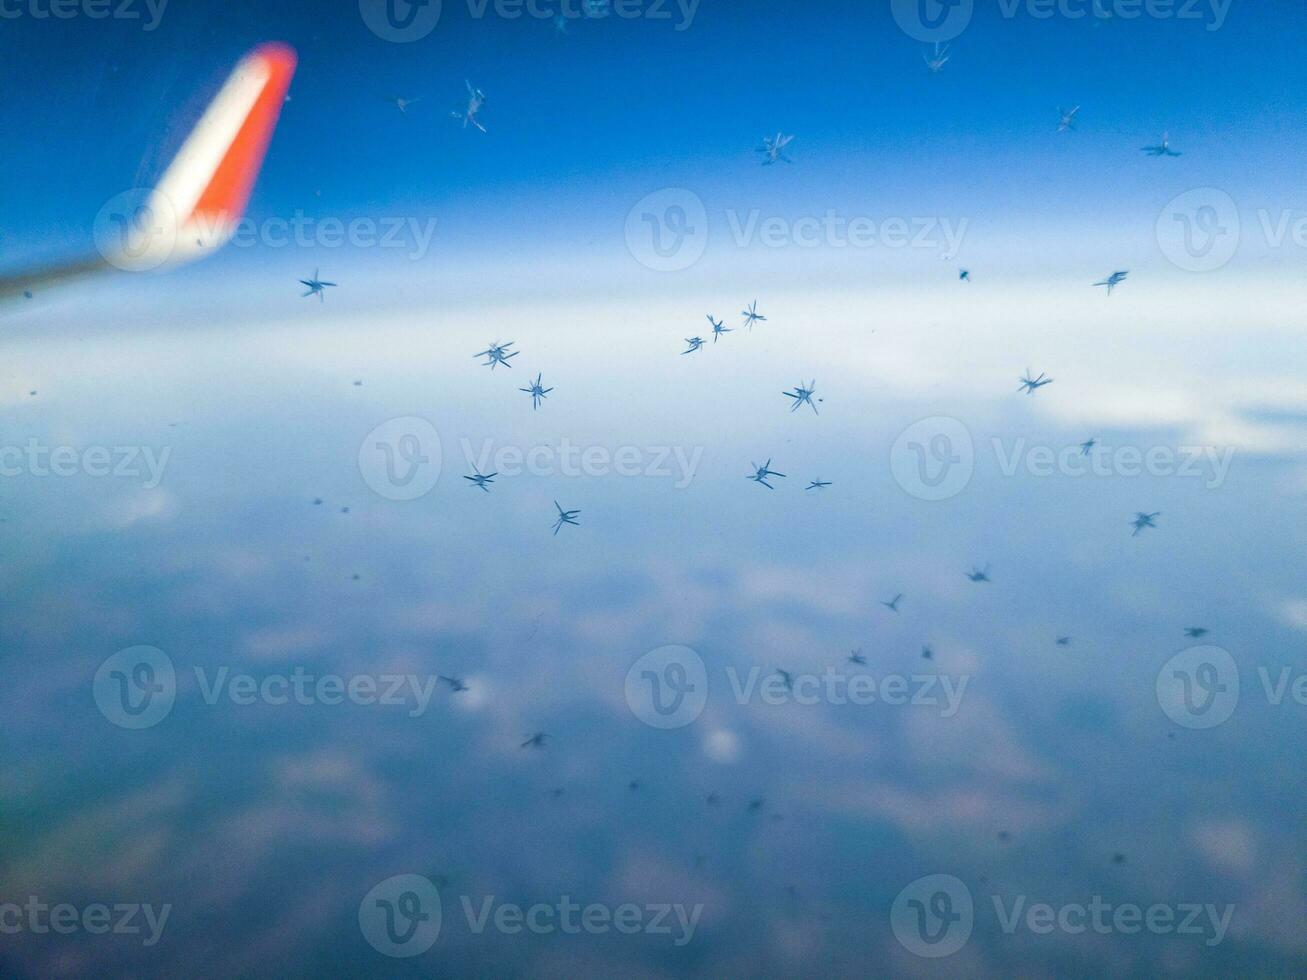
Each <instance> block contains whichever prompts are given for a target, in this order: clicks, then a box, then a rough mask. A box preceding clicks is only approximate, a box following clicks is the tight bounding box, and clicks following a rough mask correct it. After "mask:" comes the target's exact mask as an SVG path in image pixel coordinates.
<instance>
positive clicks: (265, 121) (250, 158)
mask: <svg viewBox="0 0 1307 980" xmlns="http://www.w3.org/2000/svg"><path fill="white" fill-rule="evenodd" d="M296 62H297V58H296V56H295V51H294V49H293V48H291V47H289V46H288V45H285V44H279V43H275V42H274V43H269V44H261V45H259V47H257V48H255V49H254V50H253V51H252V52H250V53H249V54H248V55H246V57H245V58H243V59H242V60H241V63H240V64H239V65H237V66H236V70H235V72H234V73H233V75H232V77H233V78H237V77H239V76H241V75H242V73H255V74H256V75H257V76H260V77H263V76H266V79H267V80H266V82H265V83H264V85H263V88H262V90H261V92H260V93H259V96H258V98H257V100H256V101H255V102H254V105H253V106H252V107H251V108H250V111H249V113H248V114H247V115H246V117H245V121H244V122H243V123H242V125H241V127H240V130H239V131H238V132H237V134H236V137H235V138H234V139H233V140H232V142H231V145H230V146H229V147H228V148H227V152H226V154H225V155H224V156H223V158H222V162H221V163H219V165H218V167H217V169H216V170H214V172H213V177H212V179H211V180H210V181H209V183H208V186H206V187H205V188H204V191H203V193H201V195H200V197H199V200H198V201H196V204H195V209H194V211H193V212H192V215H191V217H192V220H200V221H205V222H208V223H211V224H212V223H216V222H222V223H226V222H233V223H234V222H236V221H239V220H240V217H241V215H242V214H244V213H245V205H246V204H247V203H248V202H249V199H250V192H251V191H252V190H253V189H254V181H255V178H257V177H258V174H259V168H260V167H261V166H262V165H263V158H264V155H265V154H266V153H267V150H268V143H269V142H270V141H271V140H272V131H273V130H274V129H275V128H276V125H277V117H278V116H279V115H280V114H281V107H282V105H283V103H284V102H285V100H286V90H287V89H288V88H290V80H291V76H292V75H294V74H295V65H296Z"/></svg>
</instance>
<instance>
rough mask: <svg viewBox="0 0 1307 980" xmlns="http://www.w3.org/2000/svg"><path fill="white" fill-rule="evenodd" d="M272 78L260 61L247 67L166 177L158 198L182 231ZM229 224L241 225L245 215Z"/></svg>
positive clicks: (241, 67) (230, 80)
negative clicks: (238, 222)
mask: <svg viewBox="0 0 1307 980" xmlns="http://www.w3.org/2000/svg"><path fill="white" fill-rule="evenodd" d="M271 77H272V69H271V68H270V67H269V65H268V62H267V59H265V58H262V57H259V56H257V55H256V56H251V57H247V58H245V59H244V60H243V61H241V63H240V64H239V65H237V66H236V70H235V71H233V72H232V73H231V77H230V78H228V79H227V82H226V84H225V85H223V87H222V90H221V91H220V92H219V93H218V94H217V95H216V96H215V97H214V99H213V101H212V102H211V103H210V104H209V108H208V109H206V110H205V112H204V115H203V116H201V117H200V121H199V122H198V123H197V124H196V126H195V129H194V130H192V131H191V135H190V136H188V137H187V138H186V142H185V143H183V144H182V148H181V149H180V150H178V151H177V156H176V157H174V158H173V161H172V163H171V164H170V165H169V167H168V169H167V170H166V171H165V172H164V175H163V178H162V179H161V180H160V181H159V184H158V186H157V187H156V188H155V189H154V194H155V196H162V197H163V198H164V199H165V202H166V204H165V206H164V207H163V208H162V209H161V210H163V211H165V212H166V211H167V210H169V209H171V211H172V213H173V215H174V216H175V218H176V221H177V224H178V226H179V227H182V226H185V225H186V224H188V223H189V222H190V220H191V218H192V217H193V215H192V212H193V211H194V210H195V205H196V204H197V203H199V200H200V197H201V196H202V195H203V194H204V191H205V188H207V187H208V186H209V183H210V182H211V181H212V180H213V175H214V173H215V172H216V171H217V169H218V167H219V165H220V164H221V163H222V161H223V158H224V157H226V156H227V152H228V150H230V149H231V145H232V143H233V142H234V141H235V139H236V137H237V135H238V134H239V133H240V131H241V127H242V126H244V125H245V120H246V119H247V118H249V114H250V112H251V110H252V109H253V108H254V106H255V103H257V102H258V101H259V96H260V95H262V94H263V89H264V88H265V87H266V86H267V84H268V80H269V79H270V78H271ZM228 218H229V220H231V221H235V220H238V219H239V215H229V216H228Z"/></svg>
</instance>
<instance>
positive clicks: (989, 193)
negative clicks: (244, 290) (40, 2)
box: [0, 2, 1307, 274]
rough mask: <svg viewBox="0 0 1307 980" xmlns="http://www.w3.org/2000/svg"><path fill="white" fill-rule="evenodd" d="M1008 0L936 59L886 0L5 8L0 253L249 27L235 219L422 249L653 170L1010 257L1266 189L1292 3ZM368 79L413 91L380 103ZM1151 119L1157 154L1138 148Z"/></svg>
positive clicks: (120, 154)
mask: <svg viewBox="0 0 1307 980" xmlns="http://www.w3.org/2000/svg"><path fill="white" fill-rule="evenodd" d="M1033 9H1037V8H1032V7H1030V6H1028V5H1026V4H1022V5H1020V6H1019V7H1018V8H1017V12H1016V13H1015V14H1014V15H1012V16H1010V17H1009V16H1005V14H1004V10H1003V7H1001V6H999V5H997V4H981V5H979V9H977V10H976V12H975V16H974V18H973V20H972V23H971V25H970V26H969V28H968V29H967V30H966V31H965V32H964V33H963V34H962V35H961V36H960V37H959V38H957V39H956V40H955V41H954V42H953V44H952V60H951V62H950V63H949V64H948V65H947V66H946V67H945V69H944V71H942V72H940V73H939V74H938V75H932V74H930V73H928V72H927V71H926V70H925V69H924V66H923V64H922V60H921V54H922V51H923V50H924V48H925V47H926V46H925V45H923V44H921V43H919V42H917V41H915V40H913V39H912V38H910V37H908V36H907V35H906V34H905V33H904V32H903V31H901V30H900V29H899V28H898V27H897V25H896V23H895V21H894V19H893V18H892V16H891V14H890V10H889V5H888V4H870V3H833V4H827V5H823V7H822V8H821V12H820V13H817V12H815V11H811V10H800V9H799V8H796V7H794V6H793V5H788V4H779V3H756V4H749V5H748V6H747V7H741V6H740V5H727V4H714V3H711V2H706V3H703V4H702V5H701V6H700V7H699V8H698V9H697V12H696V14H695V16H694V17H693V19H692V21H691V22H690V24H689V27H688V28H687V29H686V30H684V31H678V30H676V29H675V28H676V24H677V21H678V20H679V18H680V14H679V13H677V12H676V8H675V7H669V8H668V11H669V14H670V16H671V19H670V20H667V21H655V20H649V19H639V20H621V19H617V18H610V19H608V20H604V21H594V20H585V21H578V22H576V23H575V24H574V25H573V26H572V28H571V33H570V35H569V36H559V35H558V34H556V33H555V31H554V28H553V25H552V23H551V22H549V21H547V20H537V19H533V18H531V17H523V18H522V19H520V20H516V21H513V20H505V19H503V18H501V17H498V16H494V14H493V10H494V8H493V7H491V8H490V12H488V13H487V14H486V16H484V17H482V18H475V17H472V16H471V15H470V14H469V12H468V8H467V6H466V4H464V3H448V2H447V3H445V5H444V9H443V13H442V17H441V20H440V23H439V25H438V26H437V27H436V29H435V30H434V31H433V32H432V33H431V34H430V35H429V36H427V37H426V38H424V39H422V40H420V41H417V42H415V43H411V44H394V43H389V42H386V41H383V40H381V39H379V38H378V37H376V36H375V35H374V34H372V33H371V32H370V31H369V30H368V29H367V28H366V26H365V25H364V24H363V21H362V18H361V17H360V16H359V12H358V9H357V7H356V6H355V5H354V4H346V5H344V6H343V7H341V8H339V9H335V10H323V9H313V10H309V9H307V8H305V9H298V8H297V9H295V10H286V9H270V8H268V7H267V6H266V5H254V4H187V5H186V6H185V7H183V6H182V5H180V4H178V5H177V6H176V7H175V8H173V7H166V8H165V9H164V10H163V13H162V15H161V17H160V20H159V26H158V27H157V29H156V30H154V31H150V32H147V31H145V30H143V29H141V27H140V26H139V25H140V22H130V21H113V20H110V21H92V20H89V19H87V18H85V17H81V18H77V19H74V20H70V21H67V22H58V21H53V20H36V19H32V18H30V17H27V18H22V19H18V20H15V21H11V22H8V23H6V25H5V26H6V30H5V32H4V37H3V39H0V44H3V45H4V48H5V52H4V53H5V57H4V64H3V67H2V68H0V86H3V89H2V90H3V91H4V92H6V93H8V96H7V97H6V98H5V99H4V100H3V102H2V103H0V127H2V131H3V132H5V133H6V134H8V139H7V143H8V146H7V156H8V160H9V171H10V173H11V174H20V175H22V179H21V180H10V181H7V182H6V185H7V186H6V189H5V191H4V192H3V193H4V194H5V197H6V200H5V201H4V204H5V215H6V220H5V227H4V232H5V235H4V238H3V240H0V258H2V259H3V260H4V261H5V263H6V265H13V264H18V263H20V262H21V261H22V260H23V259H24V258H25V257H26V256H27V255H30V254H31V252H32V251H33V250H36V251H37V252H39V253H47V254H48V253H52V252H61V251H75V250H78V249H80V248H85V247H86V245H87V241H88V239H89V226H90V221H91V219H92V218H93V217H94V215H95V213H96V212H97V211H98V210H99V208H100V206H101V205H102V204H103V203H104V202H105V201H106V200H107V199H108V198H109V197H111V196H112V195H113V194H114V193H117V192H118V191H119V190H122V189H126V188H127V187H130V186H133V185H134V184H136V183H148V182H149V181H151V180H153V179H154V177H156V176H157V174H158V171H159V170H160V169H161V167H162V166H163V165H164V164H165V163H166V161H167V159H168V157H169V156H170V154H171V152H172V150H173V149H175V145H176V143H177V141H178V140H180V138H181V137H182V136H183V135H184V133H185V131H186V129H187V128H188V127H189V125H190V124H191V122H193V120H194V118H195V115H196V114H197V113H198V111H199V109H200V108H201V107H202V105H203V100H204V99H205V98H207V95H208V94H209V93H211V91H212V90H213V88H214V87H215V86H216V85H217V84H218V83H219V82H220V80H221V78H222V77H223V76H224V75H225V73H226V71H227V70H229V67H230V65H231V64H232V63H234V61H235V60H236V58H237V57H239V55H240V54H241V53H242V52H243V51H244V50H245V49H246V48H248V47H249V46H251V45H252V44H253V43H255V42H257V41H259V40H263V39H268V38H279V39H285V40H287V41H289V42H290V43H291V44H293V45H294V46H295V47H296V48H297V49H298V51H299V53H300V59H301V60H300V68H299V72H298V74H297V76H296V79H295V82H294V85H293V88H292V94H293V101H292V102H291V103H290V104H288V105H287V107H286V110H285V112H284V115H283V119H282V122H281V126H280V129H279V132H278V134H277V138H276V141H275V143H274V145H273V148H272V151H271V154H270V157H269V160H268V163H267V165H266V168H265V172H264V174H263V178H262V180H261V181H260V184H259V186H258V188H257V190H256V194H255V198H254V200H253V202H252V203H251V208H250V214H251V217H252V218H254V219H256V220H259V219H262V218H264V217H268V216H277V215H281V216H291V215H293V214H294V213H296V211H297V210H303V211H304V212H305V213H307V214H310V215H316V216H334V217H339V218H341V219H342V220H349V219H350V218H352V217H356V216H360V215H363V216H366V215H384V214H404V215H415V216H423V217H426V216H436V217H438V218H439V219H440V220H441V221H442V226H441V231H440V236H439V237H440V242H441V244H442V245H445V246H447V247H448V248H449V249H450V250H451V251H453V252H456V253H458V254H461V255H468V254H477V255H478V257H479V258H481V257H485V258H491V257H493V256H494V255H495V253H496V250H497V249H499V248H501V247H502V246H503V245H505V244H511V246H512V247H513V248H515V249H517V250H519V251H521V252H523V253H525V254H527V255H531V256H533V257H535V258H538V259H541V260H545V259H547V258H548V257H550V256H551V255H556V254H557V251H558V250H559V249H567V250H570V251H572V252H573V253H575V254H577V255H585V254H587V252H588V250H589V247H590V243H591V242H593V241H595V240H597V239H598V240H600V241H602V240H603V239H604V236H606V235H610V234H611V233H612V231H613V229H615V228H616V229H620V227H621V221H622V219H623V218H624V215H625V212H626V210H627V209H628V208H629V207H630V205H631V204H632V203H633V202H634V201H635V200H637V199H638V198H639V197H641V196H643V195H644V194H645V193H648V192H649V191H651V190H655V189H657V188H659V187H664V186H685V187H689V188H691V189H694V190H695V191H696V192H697V193H699V194H700V195H701V196H703V197H704V198H705V199H706V200H707V201H709V202H710V204H712V203H714V202H717V201H720V202H721V203H722V204H723V205H725V204H726V203H728V202H730V203H732V204H734V205H735V206H743V207H746V208H748V207H759V208H762V209H764V210H765V211H767V212H768V213H772V212H776V213H787V212H795V213H800V212H803V213H806V212H817V213H820V212H821V211H822V210H824V209H825V208H828V207H835V208H843V209H846V210H849V209H855V208H862V209H863V210H874V211H875V212H876V213H894V214H903V215H917V214H929V215H936V214H948V215H955V216H966V217H969V218H970V219H971V220H972V221H973V222H977V221H979V222H987V223H988V224H989V226H990V227H992V228H995V229H998V230H1001V229H1004V228H1008V227H1010V228H1012V229H1013V230H1014V231H1017V232H1019V234H1020V235H1021V236H1022V238H1023V239H1027V240H1029V244H1030V246H1031V248H1030V250H1031V251H1035V252H1037V251H1039V249H1038V244H1039V243H1038V242H1037V241H1036V240H1033V239H1032V237H1031V236H1041V237H1043V238H1045V239H1047V240H1048V241H1049V242H1050V243H1052V244H1053V245H1054V246H1056V244H1057V243H1059V242H1061V241H1063V240H1064V239H1066V238H1067V237H1068V236H1070V235H1089V236H1096V235H1098V234H1102V233H1105V232H1107V231H1109V229H1110V228H1111V227H1112V223H1113V222H1118V221H1120V220H1121V219H1123V218H1124V217H1125V216H1128V215H1133V214H1139V213H1145V214H1146V215H1148V217H1149V218H1151V217H1152V215H1153V214H1155V213H1156V211H1157V210H1158V208H1160V207H1161V206H1162V205H1163V204H1165V202H1166V201H1167V200H1168V199H1169V198H1170V197H1171V196H1173V194H1174V193H1176V192H1177V191H1178V190H1180V189H1188V188H1189V187H1195V186H1207V185H1213V186H1217V187H1220V188H1222V189H1224V190H1226V191H1227V192H1229V193H1231V194H1232V195H1234V196H1235V197H1236V199H1237V200H1238V201H1239V202H1240V204H1241V205H1243V206H1246V207H1249V208H1256V207H1261V206H1279V207H1283V206H1287V205H1289V204H1291V203H1293V201H1294V200H1295V198H1294V194H1295V190H1296V189H1295V185H1294V182H1295V181H1296V180H1297V177H1298V174H1297V168H1296V167H1295V166H1294V165H1293V164H1292V161H1293V160H1294V159H1295V158H1296V156H1297V155H1298V154H1300V153H1301V151H1302V150H1303V149H1304V140H1303V136H1302V132H1301V130H1302V128H1301V126H1300V125H1299V123H1300V121H1301V119H1302V117H1303V114H1304V111H1307V110H1305V107H1304V105H1303V103H1302V101H1301V100H1299V99H1297V98H1296V96H1295V93H1296V92H1298V91H1301V90H1302V89H1303V87H1304V83H1305V82H1307V69H1305V68H1304V67H1303V66H1302V64H1301V63H1300V59H1297V58H1295V56H1294V52H1295V51H1296V50H1298V48H1299V45H1300V43H1301V41H1302V39H1303V31H1304V25H1303V23H1302V20H1301V18H1294V17H1291V16H1289V14H1288V11H1289V10H1290V9H1291V5H1288V4H1281V3H1270V4H1258V5H1256V6H1254V5H1251V4H1238V3H1236V4H1233V5H1231V6H1230V8H1229V9H1228V12H1227V13H1226V16H1225V18H1224V20H1223V21H1222V20H1220V15H1219V14H1215V13H1213V12H1212V10H1211V8H1210V7H1208V6H1195V8H1194V14H1195V17H1194V18H1193V19H1188V18H1184V19H1181V18H1171V19H1150V18H1147V17H1144V18H1141V19H1138V20H1131V21H1119V22H1114V23H1110V24H1103V25H1099V26H1094V23H1093V21H1092V20H1091V19H1071V18H1067V17H1064V16H1060V15H1058V16H1054V17H1052V18H1051V19H1047V20H1041V19H1039V18H1038V17H1036V16H1034V15H1033V12H1032V10H1033ZM1069 9H1072V10H1078V9H1080V8H1079V7H1078V5H1076V4H1074V3H1072V4H1070V7H1069ZM1177 9H1178V8H1177ZM141 12H142V16H143V17H144V16H146V14H145V11H144V8H142V11H141ZM1200 15H1201V16H1200ZM1218 23H1219V25H1220V27H1219V30H1210V29H1209V28H1210V27H1213V26H1215V25H1216V24H1218ZM34 78H39V79H41V80H42V84H40V85H32V84H31V83H30V80H31V79H34ZM464 78H471V79H472V80H473V81H474V82H475V83H476V84H477V85H478V86H479V87H481V88H482V89H484V90H485V91H486V93H487V95H488V103H487V107H486V109H485V111H484V116H483V117H484V119H485V121H486V123H487V125H488V126H489V128H490V133H489V134H488V135H486V136H482V134H479V133H475V132H464V131H463V130H462V129H460V128H459V126H458V124H457V122H456V121H455V120H453V119H451V118H450V117H449V115H448V113H449V111H450V110H451V109H453V108H457V107H458V105H459V103H460V101H461V100H462V92H463V80H464ZM391 95H404V96H406V97H409V98H417V97H420V98H421V99H422V100H423V101H422V102H420V103H418V104H417V105H415V106H413V107H412V108H411V109H410V114H409V117H408V118H404V117H401V116H400V115H399V113H398V112H397V111H395V109H394V107H393V106H388V105H387V104H386V103H385V102H384V101H383V99H384V98H385V97H387V96H391ZM1073 104H1080V105H1082V106H1083V109H1082V112H1081V122H1080V126H1081V129H1080V131H1079V132H1077V133H1074V134H1061V135H1058V134H1056V133H1055V132H1054V130H1055V128H1056V121H1057V116H1056V109H1057V107H1058V106H1059V105H1064V106H1069V105H1073ZM778 129H780V130H784V131H785V132H786V133H794V134H796V136H797V140H796V142H795V144H794V145H793V151H792V156H793V158H794V159H795V160H796V164H795V165H794V166H793V167H789V168H783V171H784V172H780V173H776V172H772V171H771V170H762V169H761V168H758V167H757V161H756V159H755V158H754V157H753V155H752V153H751V150H752V149H753V147H755V146H756V145H758V142H759V139H760V137H761V136H762V135H763V134H766V133H772V132H775V131H776V130H778ZM1164 130H1169V131H1170V132H1171V134H1172V139H1173V141H1174V143H1175V145H1176V146H1177V147H1178V148H1180V149H1181V150H1183V151H1184V153H1185V156H1184V157H1182V158H1179V159H1176V160H1165V161H1154V160H1149V159H1147V158H1145V157H1143V156H1142V155H1140V154H1139V153H1138V152H1137V151H1138V148H1139V147H1140V146H1142V145H1144V144H1146V143H1153V142H1156V141H1157V140H1158V139H1159V138H1160V136H1161V134H1162V132H1163V131H1164ZM319 191H320V192H321V196H320V197H319V196H317V192H319ZM251 251H252V250H251ZM1014 258H1019V257H1018V256H1014ZM267 260H268V256H266V255H255V254H248V253H247V255H246V256H245V261H246V263H247V265H257V264H259V263H263V262H266V261H267ZM229 271H230V270H227V269H224V274H229Z"/></svg>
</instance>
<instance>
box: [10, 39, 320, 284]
mask: <svg viewBox="0 0 1307 980" xmlns="http://www.w3.org/2000/svg"><path fill="white" fill-rule="evenodd" d="M295 63H296V58H295V52H294V51H293V50H292V49H291V48H289V47H287V46H286V45H284V44H264V45H260V46H259V47H257V48H255V49H254V50H253V51H251V52H250V53H249V54H248V55H246V56H245V57H244V58H243V59H241V61H240V63H239V64H238V65H237V66H236V68H235V70H234V71H233V72H232V73H231V76H230V77H229V78H228V79H227V82H226V83H225V84H224V85H223V87H222V89H221V90H220V91H219V92H218V94H217V95H216V96H215V97H214V99H213V101H212V102H211V103H210V104H209V107H208V108H207V109H206V110H205V113H204V115H203V116H202V117H201V118H200V121H199V122H198V123H197V124H196V125H195V128H194V129H193V130H192V131H191V133H190V135H189V136H188V137H187V139H186V142H185V143H183V144H182V147H181V149H180V150H179V151H178V152H177V156H176V157H174V158H173V161H172V163H171V164H170V165H169V167H168V169H167V170H166V171H165V172H164V175H163V177H162V179H161V180H160V181H159V183H158V186H156V187H155V188H154V189H153V190H148V191H144V190H143V191H127V192H125V193H123V194H120V195H118V196H117V197H115V198H114V199H113V200H111V201H110V202H109V203H108V204H106V205H105V208H104V209H102V210H101V212H100V214H99V216H97V218H96V221H95V243H96V248H97V254H94V255H90V256H86V257H84V258H81V259H76V260H73V261H69V262H65V263H61V264H58V265H52V266H46V267H43V268H35V269H30V270H23V271H21V272H18V273H15V274H9V275H4V276H0V299H3V298H6V297H11V296H15V295H18V294H23V295H26V296H29V297H30V296H31V295H32V292H33V290H36V289H39V288H44V287H48V286H53V285H57V284H60V283H64V282H68V281H70V280H74V279H80V278H82V277H83V276H87V275H91V274H93V273H97V272H101V271H105V270H108V269H123V270H129V271H144V270H146V269H157V268H161V267H163V266H166V265H173V264H180V263H182V262H188V261H192V260H194V259H198V258H202V257H203V256H205V255H207V254H209V253H210V252H213V251H216V250H217V249H219V248H221V247H222V246H223V245H225V244H226V243H227V241H228V240H229V239H230V238H231V236H232V233H233V232H234V231H235V230H236V226H237V224H238V223H239V222H240V220H241V215H242V214H243V213H244V210H245V205H246V203H247V202H248V201H249V197H250V192H251V190H252V189H253V187H254V180H255V178H256V177H257V176H258V173H259V168H260V166H261V165H262V163H263V157H264V154H265V153H266V151H267V149H268V143H269V141H270V140H271V138H272V131H273V129H274V128H275V127H276V125H277V117H278V115H279V114H280V112H281V106H282V103H283V102H284V101H285V98H286V90H287V88H288V87H289V86H290V79H291V75H293V74H294V72H295Z"/></svg>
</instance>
